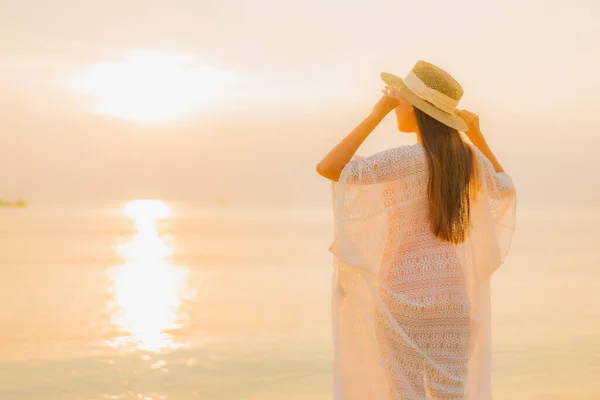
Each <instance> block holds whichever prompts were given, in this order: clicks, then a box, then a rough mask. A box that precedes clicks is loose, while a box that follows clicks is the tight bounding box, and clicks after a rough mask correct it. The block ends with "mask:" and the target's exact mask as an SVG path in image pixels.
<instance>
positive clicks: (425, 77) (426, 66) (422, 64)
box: [412, 61, 464, 101]
mask: <svg viewBox="0 0 600 400" xmlns="http://www.w3.org/2000/svg"><path fill="white" fill-rule="evenodd" d="M412 72H413V73H414V74H415V75H416V76H417V77H418V78H419V79H420V80H421V81H423V83H424V84H425V85H426V86H427V87H429V88H431V89H434V90H437V91H438V92H440V93H443V94H445V95H446V96H448V97H450V98H452V99H454V100H457V101H458V100H460V99H461V97H462V95H463V93H464V90H463V88H462V86H460V84H459V83H458V81H457V80H456V79H454V78H453V77H452V75H450V74H449V73H447V72H446V71H444V70H443V69H441V68H440V67H437V66H435V65H433V64H431V63H428V62H426V61H418V62H417V63H416V64H415V66H414V67H413V69H412Z"/></svg>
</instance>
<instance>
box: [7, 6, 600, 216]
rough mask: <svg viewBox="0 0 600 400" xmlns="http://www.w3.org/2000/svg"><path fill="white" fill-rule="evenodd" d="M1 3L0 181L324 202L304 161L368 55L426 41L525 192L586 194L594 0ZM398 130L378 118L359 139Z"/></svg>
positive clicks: (19, 187)
mask: <svg viewBox="0 0 600 400" xmlns="http://www.w3.org/2000/svg"><path fill="white" fill-rule="evenodd" d="M0 16H1V17H2V21H3V23H2V24H1V25H0V71H1V73H0V124H1V125H0V149H1V157H0V197H2V196H24V197H25V198H27V199H29V200H30V201H31V202H65V201H94V200H102V201H103V200H114V199H130V198H141V197H159V198H164V199H179V200H200V201H208V202H210V201H214V199H217V198H220V197H225V198H228V199H230V200H231V201H232V202H233V203H249V204H259V205H260V204H273V205H285V204H288V205H289V204H293V205H296V206H304V205H306V206H311V207H312V206H315V207H317V206H319V205H324V206H328V203H327V201H328V193H327V185H326V184H325V183H324V182H320V181H319V179H318V178H317V177H316V176H315V174H314V164H315V163H316V162H317V161H318V159H319V157H320V156H322V154H323V153H325V152H327V151H328V150H329V148H330V147H331V146H332V145H333V144H335V143H336V142H337V141H338V140H339V139H341V138H342V137H343V135H344V134H346V133H348V132H349V131H350V130H351V129H352V128H353V126H354V125H355V124H356V123H358V122H359V121H360V119H361V118H362V117H364V116H365V115H366V113H367V112H368V111H369V109H370V107H371V105H372V103H374V102H375V101H376V100H377V98H378V96H379V91H380V89H381V86H382V84H381V81H380V80H379V77H378V75H379V72H381V71H389V72H393V73H397V74H398V75H404V74H405V73H406V72H407V71H408V70H409V69H410V68H411V67H412V65H413V64H414V63H415V62H416V61H417V60H418V59H424V60H427V61H430V62H433V63H436V64H438V65H439V66H441V67H443V68H444V69H446V70H447V71H449V72H450V73H451V74H453V75H454V76H455V77H456V78H457V79H458V80H459V81H460V82H461V83H462V85H463V86H464V88H465V92H466V94H465V97H464V98H463V106H464V107H466V108H469V109H471V110H472V111H474V112H477V113H479V114H480V115H481V118H482V127H483V130H484V132H485V133H486V134H487V136H488V137H489V141H490V143H491V144H492V147H493V149H494V150H495V151H496V153H497V155H498V157H499V158H500V160H501V161H502V162H503V164H505V167H506V168H507V169H508V171H509V172H510V173H511V174H512V175H513V177H514V178H515V181H516V183H517V185H518V186H519V187H520V189H521V192H520V194H521V195H522V196H523V197H522V199H524V201H525V202H526V203H527V202H530V204H536V203H537V202H549V203H552V202H555V201H556V202H558V203H565V202H566V203H569V202H572V201H575V202H578V203H582V204H583V203H586V204H588V203H589V204H594V203H597V202H598V201H600V189H598V188H597V185H594V184H590V182H598V181H600V173H598V168H597V164H595V162H593V158H594V157H595V155H596V152H597V149H598V148H599V145H600V138H599V135H600V129H599V128H600V122H598V119H597V117H596V116H597V114H598V111H599V109H600V73H599V71H600V45H599V44H598V38H600V25H598V23H597V21H598V19H599V18H600V3H598V2H596V1H593V0H588V1H570V2H565V1H554V0H553V1H540V0H528V1H515V0H511V1H494V2H489V1H488V2H482V1H474V0H473V1H464V0H463V1H461V0H459V1H452V2H448V1H426V2H417V1H414V2H408V1H397V0H396V1H392V0H386V1H383V0H369V1H367V0H361V1H322V0H319V1H317V0H306V1H297V2H282V1H274V0H252V1H247V0H246V1H241V0H227V1H202V0H171V1H168V2H167V1H158V0H145V1H132V0H118V1H116V0H105V1H102V2H100V1H95V2H88V1H86V2H84V1H80V0H54V1H51V2H48V1H42V0H21V1H19V2H10V3H9V4H7V5H3V6H2V10H0ZM412 140H413V139H412V138H411V137H409V136H400V135H399V134H396V133H394V131H393V122H392V121H391V119H390V121H386V122H385V124H384V125H383V126H382V128H381V129H380V130H378V131H377V132H375V133H374V135H373V138H372V139H370V140H369V142H368V143H367V145H366V148H365V149H364V151H361V152H363V153H364V152H366V153H369V152H371V151H376V150H380V149H383V148H385V147H389V146H394V145H399V144H408V143H411V141H412ZM578 188H581V190H580V191H579V192H577V193H572V191H573V190H574V189H578Z"/></svg>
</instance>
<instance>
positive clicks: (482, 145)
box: [458, 110, 504, 172]
mask: <svg viewBox="0 0 600 400" xmlns="http://www.w3.org/2000/svg"><path fill="white" fill-rule="evenodd" d="M458 115H460V117H461V118H462V119H464V120H465V122H466V123H467V125H468V127H469V130H468V132H466V133H465V134H466V135H467V137H468V138H469V140H470V141H471V143H473V145H474V146H475V147H477V148H478V149H479V151H481V152H482V153H483V155H484V156H486V158H487V159H488V160H490V162H491V163H492V165H493V166H494V170H495V171H496V172H504V168H502V165H500V162H499V161H498V159H497V158H496V156H495V155H494V153H493V152H492V149H490V146H489V145H488V144H487V141H486V140H485V138H484V137H483V133H481V128H480V127H479V116H478V115H476V114H474V113H472V112H470V111H467V110H459V111H458Z"/></svg>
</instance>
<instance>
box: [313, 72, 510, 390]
mask: <svg viewBox="0 0 600 400" xmlns="http://www.w3.org/2000/svg"><path fill="white" fill-rule="evenodd" d="M382 79H383V80H384V82H385V83H386V85H387V86H386V89H385V90H384V95H383V97H382V98H381V100H379V102H378V103H377V104H376V105H375V107H374V108H373V110H372V112H371V113H370V115H369V116H368V117H367V118H366V119H365V120H364V121H363V122H362V123H361V124H360V125H358V126H357V127H356V129H354V131H352V132H351V133H350V134H349V135H348V136H347V137H346V138H345V139H344V140H342V141H341V142H340V143H339V144H338V145H337V146H336V147H335V148H334V149H333V150H332V151H331V152H330V153H329V154H328V155H327V156H326V157H325V158H324V159H323V160H322V161H321V162H320V163H319V164H318V165H317V171H318V172H319V174H321V175H322V176H324V177H326V178H328V179H330V180H331V181H334V182H335V183H334V212H335V221H336V224H335V239H334V242H333V244H332V246H331V249H330V250H331V252H332V253H333V254H334V255H335V261H336V262H335V273H334V285H333V319H334V347H335V365H334V376H335V399H344V400H350V399H352V400H353V399H356V400H359V399H360V400H367V399H368V400H371V399H373V400H375V399H377V400H381V399H390V400H391V399H393V400H420V399H436V400H438V399H452V400H459V399H460V400H463V399H477V400H480V399H486V400H487V399H490V397H491V394H490V326H489V320H490V315H489V299H490V294H489V278H490V276H491V274H492V273H493V272H494V271H495V270H496V269H497V268H498V267H499V266H500V265H501V264H502V262H503V261H504V259H505V257H506V254H507V252H508V247H509V245H510V240H511V237H512V233H513V231H514V220H515V204H516V198H515V189H514V186H513V184H512V181H511V179H510V177H509V176H508V175H507V174H505V173H504V170H503V169H502V166H501V165H500V163H499V162H498V160H497V159H496V157H495V156H494V154H493V153H492V151H491V150H490V148H489V146H488V145H487V143H486V141H485V139H484V137H483V135H482V133H481V131H480V128H479V119H478V117H477V116H476V115H475V114H473V113H471V112H468V111H464V110H463V111H459V110H458V109H457V106H458V102H459V100H460V98H461V97H462V94H463V89H462V88H461V86H460V85H459V84H458V82H457V81H456V80H455V79H453V78H452V77H451V76H450V75H449V74H448V73H447V72H445V71H444V70H442V69H440V68H438V67H436V66H434V65H432V64H430V63H427V62H424V61H419V62H418V63H417V64H416V65H415V66H414V68H413V70H412V71H411V72H410V73H409V74H408V75H407V77H406V78H404V79H400V78H398V77H396V76H394V75H392V74H387V73H383V74H382ZM392 110H394V111H395V113H396V119H397V124H398V130H399V131H401V132H414V133H416V136H417V142H418V143H416V144H415V145H412V146H404V147H399V148H394V149H390V150H387V151H384V152H381V153H378V154H375V155H373V156H371V157H368V158H360V157H354V158H353V156H354V154H355V152H356V151H357V150H358V148H359V146H360V145H361V144H362V143H363V141H364V140H365V139H366V138H367V136H368V135H369V134H370V133H371V132H372V131H373V130H374V129H375V128H376V127H377V125H378V124H379V123H380V122H381V120H382V119H383V118H384V117H385V116H386V115H387V114H388V113H389V112H391V111H392ZM459 131H462V132H466V134H467V136H468V138H469V140H470V142H471V143H467V142H465V141H464V140H463V138H462V137H461V134H460V133H459Z"/></svg>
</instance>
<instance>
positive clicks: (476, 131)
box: [456, 110, 485, 146]
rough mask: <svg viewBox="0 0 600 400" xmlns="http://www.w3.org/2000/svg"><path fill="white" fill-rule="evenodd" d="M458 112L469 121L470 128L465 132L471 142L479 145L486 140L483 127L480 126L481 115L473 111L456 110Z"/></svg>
mask: <svg viewBox="0 0 600 400" xmlns="http://www.w3.org/2000/svg"><path fill="white" fill-rule="evenodd" d="M456 112H457V114H458V115H459V116H460V117H461V118H462V119H463V120H464V121H465V122H466V123H467V126H468V127H469V130H468V131H467V132H465V134H466V135H467V137H468V138H469V140H470V141H471V143H473V144H474V145H475V146H479V145H480V144H483V143H484V142H485V138H484V137H483V133H481V127H480V126H479V116H478V115H477V114H475V113H472V112H471V111H467V110H456Z"/></svg>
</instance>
